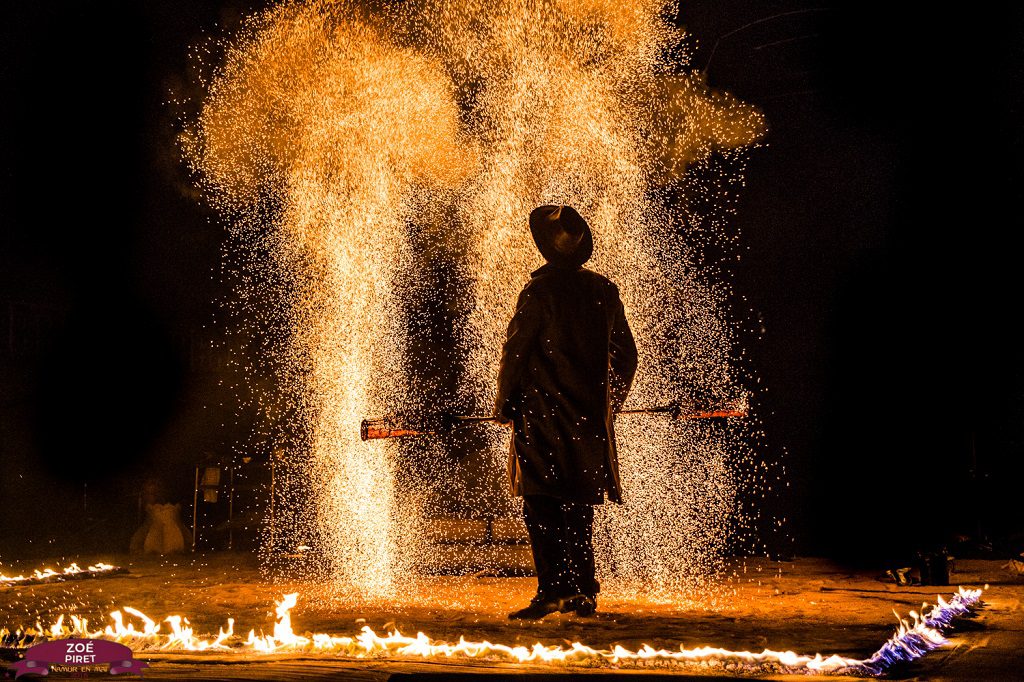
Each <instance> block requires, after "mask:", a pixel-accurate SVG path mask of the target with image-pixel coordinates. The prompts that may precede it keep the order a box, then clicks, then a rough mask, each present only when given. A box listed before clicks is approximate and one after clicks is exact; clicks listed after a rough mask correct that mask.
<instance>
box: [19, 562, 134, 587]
mask: <svg viewBox="0 0 1024 682" xmlns="http://www.w3.org/2000/svg"><path fill="white" fill-rule="evenodd" d="M121 571H122V569H120V568H119V567H117V566H113V565H111V564H105V563H103V562H99V563H97V564H96V565H94V566H89V567H88V568H81V567H80V566H79V565H78V564H76V563H72V564H70V565H68V566H65V567H64V568H60V569H52V568H44V569H43V570H39V569H38V568H37V569H35V570H33V571H32V572H31V573H29V574H27V575H26V574H19V575H4V574H3V573H0V587H3V586H8V585H34V584H37V583H46V582H55V581H61V580H75V579H78V578H93V577H96V576H101V575H112V574H114V573H120V572H121Z"/></svg>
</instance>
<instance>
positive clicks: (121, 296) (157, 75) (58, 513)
mask: <svg viewBox="0 0 1024 682" xmlns="http://www.w3.org/2000/svg"><path fill="white" fill-rule="evenodd" d="M893 8H894V5H893V4H892V3H856V4H853V3H851V4H850V5H837V4H834V3H829V2H823V3H809V2H806V0H805V1H804V2H764V3H753V2H740V1H739V0H715V1H711V0H701V1H688V2H685V3H683V6H682V7H681V9H680V13H679V20H680V21H681V23H683V24H684V25H686V26H687V27H688V28H689V29H690V31H692V33H693V34H694V35H695V36H696V37H697V38H699V39H700V46H699V49H698V52H697V54H696V60H695V61H696V64H697V65H702V64H706V63H707V59H708V57H709V56H710V54H711V47H712V46H714V45H715V44H716V41H717V48H716V49H715V50H714V57H713V59H712V60H711V62H710V64H709V65H708V80H709V82H710V84H711V85H712V86H715V87H720V88H723V89H726V90H729V91H731V92H733V93H735V94H736V95H738V96H739V97H741V98H742V99H745V100H748V101H751V102H754V103H756V104H758V105H759V106H761V107H762V108H763V109H764V111H765V113H766V114H767V117H768V120H769V123H770V126H771V132H770V133H769V135H768V137H767V140H766V141H767V146H766V147H764V148H762V149H759V150H756V151H755V152H754V153H752V155H751V163H750V167H749V171H748V173H747V187H746V188H745V190H744V193H743V195H742V197H741V201H740V205H739V213H738V216H737V217H736V218H735V223H734V225H735V228H736V229H737V230H738V231H739V232H740V233H741V234H742V239H743V244H744V249H745V250H743V251H742V256H743V257H742V259H741V260H740V261H738V262H737V263H735V264H725V265H724V266H723V268H724V269H725V270H732V272H731V276H732V278H733V284H734V289H735V293H736V297H737V302H738V306H737V310H738V314H739V315H740V316H741V317H742V318H743V321H744V324H745V325H746V326H748V327H753V328H757V327H758V326H760V325H761V324H763V327H764V332H763V334H757V333H753V334H750V335H749V337H748V338H745V339H744V345H745V346H746V347H747V349H748V353H749V358H750V365H751V366H752V367H753V368H754V371H755V373H756V374H757V375H758V376H759V377H760V378H761V384H760V385H761V387H763V391H762V392H761V393H760V394H759V395H758V397H757V408H758V410H759V412H760V413H761V414H762V415H763V419H764V425H765V430H766V432H767V438H766V441H765V444H764V446H763V447H762V450H761V452H762V454H763V456H764V458H765V459H766V460H769V461H771V462H784V463H785V466H786V469H787V472H788V473H787V476H786V480H788V481H789V483H790V487H789V488H788V489H787V490H786V491H785V495H778V496H774V497H772V498H771V499H770V500H769V501H768V505H769V510H770V511H771V512H772V513H775V514H778V515H784V516H786V517H787V518H788V519H789V521H790V522H789V524H788V526H787V535H783V536H777V537H775V536H773V537H772V538H769V539H768V542H769V545H771V546H772V547H773V548H774V549H773V551H778V552H782V553H785V552H789V551H793V550H795V551H797V552H799V553H803V554H806V553H825V554H830V555H833V556H837V557H842V558H846V559H851V560H861V561H870V560H875V559H881V558H884V557H897V556H902V555H906V554H907V553H908V552H909V551H911V550H912V549H914V548H918V547H926V546H928V545H929V544H937V543H940V542H949V541H950V540H951V538H952V537H953V536H954V535H955V534H964V535H968V536H971V537H972V538H974V539H977V538H979V537H981V536H985V537H989V538H992V539H994V540H995V541H996V546H997V549H999V550H1001V551H1003V552H1005V551H1008V550H1009V549H1011V548H1014V547H1016V551H1021V550H1024V546H1021V539H1020V534H1021V531H1022V529H1024V507H1022V506H1021V504H1020V491H1021V486H1022V485H1024V477H1022V475H1021V474H1022V473H1024V472H1022V464H1021V459H1022V455H1024V376H1022V366H1024V348H1022V346H1021V341H1020V337H1019V335H1018V334H1017V333H1015V331H1014V328H1015V323H1016V319H1015V318H1016V316H1017V315H1018V314H1019V306H1018V305H1016V298H1017V296H1016V294H1017V292H1018V291H1019V289H1020V287H1019V286H1017V275H1018V270H1019V268H1020V257H1019V256H1018V254H1017V253H1016V251H1015V247H1016V243H1017V241H1018V240H1017V239H1015V237H1016V233H1017V231H1018V230H1019V225H1020V219H1019V217H1017V213H1018V208H1019V202H1020V195H1021V191H1020V188H1021V183H1022V178H1021V131H1020V125H1019V122H1020V118H1021V116H1022V111H1021V93H1022V91H1024V83H1022V79H1021V71H1022V67H1021V65H1022V63H1024V60H1022V59H1021V45H1022V38H1024V35H1022V30H1021V29H1022V18H1024V17H1022V10H1021V9H1020V8H1019V7H1017V6H1014V5H1012V4H1010V3H1005V4H991V5H985V4H978V3H975V4H961V5H959V6H958V7H956V8H955V10H950V11H944V10H943V11H938V10H937V11H936V12H934V13H926V12H923V11H920V12H902V13H901V12H898V11H894V9H893ZM248 9H249V7H248V6H246V5H237V4H236V5H230V6H228V8H227V9H224V8H223V7H220V6H217V5H216V4H215V3H207V2H199V1H197V0H180V1H179V2H174V3H167V2H162V3H154V2H140V3H128V4H124V5H120V4H119V5H118V6H117V7H114V6H112V5H103V4H100V5H90V6H86V5H84V4H82V3H24V4H19V5H10V4H8V6H6V7H5V9H4V20H3V22H0V25H2V28H0V30H2V32H3V37H2V40H0V50H2V58H0V74H2V75H0V78H2V92H3V106H2V107H0V117H2V119H0V131H2V133H0V134H2V135H3V143H2V152H0V169H2V176H3V180H2V182H0V193H2V196H0V206H2V211H0V225H2V231H0V314H2V321H0V332H2V336H0V509H2V510H3V515H2V517H0V560H3V561H5V562H9V561H11V560H14V559H18V558H22V557H27V556H34V555H53V554H57V553H60V552H62V551H70V550H68V549H67V548H68V547H71V546H72V545H70V544H69V542H70V540H69V536H70V534H71V533H73V532H75V531H77V530H79V529H82V528H90V527H92V528H106V529H108V530H110V529H115V531H116V532H114V535H115V536H116V537H118V538H120V537H124V538H125V539H126V538H127V534H128V533H130V531H131V529H132V527H134V525H135V519H136V516H135V514H136V506H137V495H138V486H139V481H140V480H141V479H142V478H143V477H145V476H147V475H152V474H154V473H159V474H162V475H164V476H165V477H166V478H167V480H168V481H171V483H169V485H170V487H171V488H172V493H171V494H172V495H178V496H179V497H180V498H181V500H182V501H183V502H186V503H187V502H190V495H191V490H190V488H191V486H190V480H189V478H190V476H191V471H192V470H191V466H192V465H193V463H194V462H195V461H196V460H198V459H199V458H200V457H202V456H203V455H204V454H205V453H207V452H210V451H216V450H217V449H218V448H223V447H225V444H226V443H230V442H231V441H232V439H233V438H235V437H236V436H237V435H238V433H240V432H242V431H244V430H245V429H246V428H247V422H246V420H247V419H248V418H249V417H247V416H246V415H245V414H243V413H242V411H241V410H240V409H238V408H237V407H236V405H237V403H238V401H237V397H236V396H235V393H234V390H233V389H231V388H230V384H231V382H232V379H231V369H230V367H229V362H228V361H229V359H230V353H231V343H230V342H223V339H222V338H221V337H222V335H223V332H222V329H221V327H220V326H219V323H218V322H217V305H216V303H215V301H216V300H217V298H218V297H219V296H221V295H223V293H224V292H223V290H222V289H223V285H222V284H220V277H219V275H218V264H219V262H220V245H221V242H222V239H223V232H222V228H221V227H220V226H218V225H217V224H216V222H215V221H213V220H211V216H210V215H209V214H208V213H207V212H206V210H205V209H203V208H202V207H201V206H200V205H199V204H198V203H197V202H196V199H195V197H194V196H190V195H189V193H188V191H187V182H186V181H187V178H186V177H185V173H184V171H183V169H182V168H181V166H180V165H178V161H177V156H176V152H175V149H174V138H173V135H174V131H173V127H172V123H173V114H172V112H171V111H170V109H169V107H168V106H166V105H165V104H164V102H165V100H166V99H167V97H168V95H167V93H168V92H169V91H170V89H172V88H174V87H176V85H177V84H180V82H182V81H183V80H184V79H185V78H186V73H187V71H188V59H187V47H188V46H189V45H191V44H194V43H196V42H198V41H199V40H200V39H202V38H203V36H204V32H205V34H214V35H216V34H217V32H218V31H219V30H220V29H218V26H231V25H234V24H235V23H236V22H237V20H238V17H239V16H240V15H241V14H243V13H245V12H247V11H248ZM767 17H773V18H772V19H770V20H768V21H763V22H760V23H756V24H754V25H751V26H749V27H748V28H745V29H744V30H742V31H739V32H736V33H734V34H732V35H727V34H729V33H730V32H731V31H734V30H735V29H737V28H739V27H742V26H744V25H746V24H748V23H750V22H755V21H757V20H759V19H763V18H767ZM1013 225H1018V228H1014V227H1013ZM741 297H746V302H745V303H740V301H741ZM211 342H218V343H217V344H215V346H214V348H211ZM182 481H183V482H184V484H182V483H181V482H182ZM175 482H177V483H175ZM86 484H88V487H86ZM86 495H87V496H86ZM186 496H187V498H188V499H185V498H186ZM44 509H46V510H49V511H42V510H44ZM90 524H92V525H90ZM975 544H976V543H975Z"/></svg>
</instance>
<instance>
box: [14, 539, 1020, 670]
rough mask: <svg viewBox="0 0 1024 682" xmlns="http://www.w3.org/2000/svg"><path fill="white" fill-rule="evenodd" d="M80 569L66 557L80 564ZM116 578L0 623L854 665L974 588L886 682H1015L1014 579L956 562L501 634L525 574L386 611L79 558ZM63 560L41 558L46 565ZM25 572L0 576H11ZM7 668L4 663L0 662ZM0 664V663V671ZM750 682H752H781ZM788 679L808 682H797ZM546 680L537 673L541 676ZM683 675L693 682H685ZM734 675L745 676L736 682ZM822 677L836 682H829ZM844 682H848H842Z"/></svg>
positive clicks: (31, 605)
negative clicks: (924, 582) (666, 651)
mask: <svg viewBox="0 0 1024 682" xmlns="http://www.w3.org/2000/svg"><path fill="white" fill-rule="evenodd" d="M82 559H83V558H81V557H79V558H76V560H77V561H78V562H79V563H80V564H82V565H84V563H83V560H82ZM84 559H85V560H86V561H89V560H93V561H95V560H105V561H109V562H110V563H116V564H118V565H121V566H124V567H126V568H128V570H129V572H128V573H127V574H124V575H117V576H110V577H106V578H100V579H92V580H79V581H70V582H66V583H56V584H44V585H35V586H22V587H0V626H2V625H6V626H7V627H9V628H12V627H17V626H19V625H31V624H33V623H35V622H36V621H37V620H39V621H41V622H42V623H43V624H44V625H48V624H49V623H50V622H52V621H53V620H55V618H56V616H57V615H59V614H60V613H67V614H71V613H75V614H77V615H80V616H86V617H88V618H89V619H90V622H91V623H92V624H97V623H107V622H109V620H108V617H107V616H106V614H108V613H109V612H110V611H112V610H114V609H115V608H121V607H125V606H133V607H135V608H137V609H139V610H141V611H142V612H144V613H146V614H148V615H149V616H150V617H153V618H154V619H157V620H160V619H162V618H164V617H165V616H167V615H172V614H181V615H185V616H187V617H188V618H189V620H190V622H191V623H192V626H193V627H194V628H195V630H196V632H199V633H213V634H215V633H216V632H217V629H218V628H219V627H221V626H223V625H224V624H225V623H226V620H227V618H229V617H233V618H234V619H235V621H236V625H235V631H236V632H239V633H245V632H248V630H249V629H253V628H254V629H255V630H256V631H257V633H259V632H260V631H261V630H262V631H264V632H266V633H270V632H272V630H273V624H274V620H275V615H274V602H275V600H279V599H280V598H281V595H283V594H285V593H288V592H299V593H300V597H299V600H298V605H297V606H296V607H295V608H294V609H293V611H292V622H293V626H294V629H295V631H296V632H297V633H304V632H327V633H331V634H335V635H354V634H356V633H357V632H358V631H359V629H360V628H361V627H362V626H363V625H364V624H365V625H369V626H370V627H372V628H374V629H375V630H376V631H377V632H378V633H381V634H383V633H384V632H385V631H386V630H389V629H391V628H393V627H397V628H398V629H399V630H400V631H401V632H402V633H403V634H408V635H413V634H415V633H416V632H417V631H423V632H424V633H426V634H427V635H428V636H429V637H431V638H432V639H436V640H440V639H443V640H447V641H451V642H455V641H458V639H459V637H460V636H465V637H466V639H468V640H484V639H486V640H489V641H492V642H497V643H503V644H510V645H511V644H524V645H530V644H533V643H534V642H542V643H544V644H558V645H565V644H566V643H568V642H571V641H579V642H582V643H584V644H587V645H590V646H593V647H595V648H609V647H611V646H612V645H614V644H621V645H623V646H625V647H627V648H631V649H634V648H637V647H639V646H640V645H642V644H645V643H646V644H650V645H652V646H654V647H665V648H670V649H675V648H678V647H679V646H680V645H684V646H686V647H696V646H702V645H709V646H716V647H722V648H727V649H733V650H751V651H757V652H759V651H761V650H763V649H765V648H769V649H774V650H781V651H785V650H791V651H794V652H797V653H800V654H814V653H821V654H823V655H830V654H839V655H842V656H847V657H853V658H864V657H867V656H869V655H870V654H871V653H873V652H874V651H875V650H877V649H878V648H879V647H880V646H881V645H882V643H883V642H884V641H885V640H886V639H887V638H888V637H889V636H890V635H891V634H892V632H893V630H894V628H895V626H896V618H895V616H894V615H893V611H894V610H895V611H896V613H898V614H900V615H901V616H905V615H906V614H907V613H908V612H909V611H910V610H911V609H919V608H920V607H921V604H922V602H929V603H934V601H935V596H936V594H944V595H945V596H948V595H949V594H950V593H952V592H954V591H955V589H956V588H955V585H964V586H965V587H966V586H971V587H981V586H984V585H986V584H988V585H989V588H988V589H987V590H986V592H985V594H984V597H983V600H984V604H985V606H984V608H983V609H982V610H981V611H980V612H979V614H978V616H977V617H976V618H974V619H972V620H965V621H960V623H959V626H958V628H957V630H956V631H955V632H953V633H952V635H951V639H952V642H951V644H950V645H949V646H947V647H944V648H942V649H940V650H937V651H934V652H932V653H930V654H928V655H927V656H926V657H925V658H924V659H922V660H921V661H919V662H917V663H915V664H913V665H911V666H908V667H905V668H903V669H901V670H896V671H894V672H893V673H892V676H895V677H899V678H904V679H927V680H987V679H1016V678H1017V677H1018V676H1019V671H1018V668H1019V663H1020V660H1021V655H1020V653H1019V652H1020V651H1022V650H1024V618H1022V617H1021V599H1022V597H1024V580H1022V579H1021V578H1019V577H1016V576H1013V575H1011V574H1010V573H1009V572H1007V571H1006V570H1005V569H1004V568H1002V565H1001V564H1002V563H1003V562H996V561H958V562H957V563H956V567H955V573H954V575H953V582H954V587H949V588H936V587H897V586H896V585H894V584H891V583H885V582H881V581H880V580H879V579H878V576H876V575H873V574H866V573H857V572H851V571H849V570H845V569H842V568H840V567H838V566H836V565H834V564H831V563H829V562H827V561H823V560H819V559H798V560H796V561H793V562H771V561H768V560H766V559H744V560H735V561H734V562H733V563H732V564H731V566H730V570H729V571H727V572H726V576H725V577H723V578H722V579H721V580H720V581H719V582H718V585H717V587H716V588H715V589H713V590H710V591H708V592H707V593H706V594H704V595H695V599H691V600H689V601H687V602H676V603H662V604H658V603H650V602H646V601H643V600H638V599H637V598H635V597H629V598H627V597H621V596H620V597H615V596H614V595H611V596H605V595H602V597H601V599H600V603H599V613H598V615H597V616H596V617H594V618H587V619H583V618H578V617H575V616H560V615H557V614H555V615H551V616H549V617H547V618H545V619H544V620H543V621H540V622H537V623H524V624H513V623H510V622H509V621H508V620H507V619H506V614H507V613H508V612H509V611H511V610H513V609H515V608H518V607H519V606H522V605H524V604H526V603H527V602H528V600H529V598H530V596H531V595H532V593H533V590H534V587H535V582H534V579H533V578H523V577H513V578H509V577H474V576H421V577H419V578H417V579H416V580H415V581H411V582H410V583H409V584H408V585H407V586H404V589H403V590H402V592H403V595H404V596H403V598H400V599H397V600H392V601H389V602H387V603H373V602H370V601H366V600H358V599H352V598H347V599H344V600H341V599H338V598H336V597H331V596H330V593H329V592H328V591H326V590H325V589H324V587H323V586H322V585H314V584H301V583H280V582H278V583H274V582H271V581H269V580H267V579H265V578H264V577H263V576H261V574H260V571H259V569H258V566H257V563H256V560H255V558H254V557H252V556H250V555H246V554H211V555H205V556H204V555H189V556H185V557H179V558H175V559H163V560H152V559H148V560H134V561H132V560H129V559H128V557H125V556H107V557H84ZM58 563H59V564H61V565H66V562H63V561H60V560H57V561H54V562H50V563H48V564H47V565H56V564H58ZM35 567H36V566H28V565H21V566H19V565H13V566H11V565H4V566H0V572H3V573H7V574H14V573H16V572H18V571H19V569H20V570H31V569H32V568H35ZM139 657H140V658H142V659H144V660H148V661H150V662H151V664H152V667H150V668H149V669H148V670H147V671H146V675H145V676H146V677H147V678H157V679H202V680H220V679H275V680H293V679H294V680H305V679H365V680H384V679H395V680H400V679H410V680H411V679H416V680H432V679H438V680H440V679H460V678H466V677H467V676H469V677H473V678H475V677H477V676H479V675H484V674H486V675H487V679H488V680H492V681H493V680H498V679H502V677H503V676H506V675H509V674H512V673H516V674H517V679H522V675H521V673H524V672H525V673H529V674H530V675H529V677H531V678H533V679H549V678H552V676H558V679H559V680H565V679H567V677H566V675H571V676H575V675H579V676H581V677H586V678H587V680H597V679H599V678H604V677H606V676H608V675H614V676H615V677H621V676H623V675H643V676H644V678H645V679H648V680H651V679H655V678H660V677H662V676H666V675H669V674H670V673H671V674H675V676H678V674H679V673H685V674H689V675H694V674H724V673H723V672H722V671H721V670H713V669H712V670H700V669H695V668H692V667H691V668H687V669H685V670H679V671H678V672H675V673H673V671H672V670H666V669H665V668H659V669H658V670H640V671H637V670H635V669H633V670H630V669H626V668H623V669H620V670H610V669H608V668H596V669H595V668H587V669H580V668H573V667H567V666H556V665H550V666H544V665H519V664H513V663H496V662H487V661H436V660H431V661H424V662H409V661H407V660H386V659H374V660H364V661H354V660H344V659H340V658H337V657H313V656H310V655H308V654H307V655H271V656H262V657H255V656H236V655H224V654H209V655H207V654H149V653H146V654H144V655H140V656H139ZM7 658H8V659H11V658H13V656H12V652H10V651H8V652H7ZM3 665H4V663H3V662H0V667H2V666H3ZM783 677H784V676H778V675H775V676H771V675H769V676H762V677H758V678H757V679H775V678H779V679H782V678H783ZM801 677H802V678H803V679H813V678H810V677H808V676H801ZM552 679H553V678H552ZM691 679H696V678H691ZM748 679H749V676H748ZM830 679H837V678H835V677H832V678H830ZM847 679H849V678H847Z"/></svg>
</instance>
